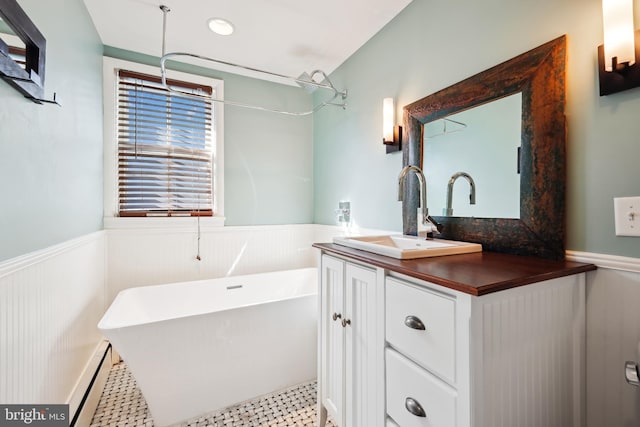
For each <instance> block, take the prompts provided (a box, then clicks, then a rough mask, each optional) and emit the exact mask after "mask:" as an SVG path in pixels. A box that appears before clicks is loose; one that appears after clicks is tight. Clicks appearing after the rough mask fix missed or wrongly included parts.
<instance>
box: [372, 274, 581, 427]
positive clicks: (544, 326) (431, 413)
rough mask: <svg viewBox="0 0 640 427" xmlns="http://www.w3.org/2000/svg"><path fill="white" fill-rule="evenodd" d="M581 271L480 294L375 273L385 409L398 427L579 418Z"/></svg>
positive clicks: (572, 421) (567, 424)
mask: <svg viewBox="0 0 640 427" xmlns="http://www.w3.org/2000/svg"><path fill="white" fill-rule="evenodd" d="M584 286H585V285H584V274H574V275H570V276H566V277H560V278H555V279H551V280H546V281H541V282H538V283H535V285H532V286H520V287H516V288H512V289H507V290H503V291H500V292H495V293H490V294H487V295H483V296H472V295H468V294H465V293H463V292H457V291H454V290H451V289H447V288H443V287H442V286H438V285H436V284H433V283H429V282H426V281H422V280H416V279H413V278H409V277H407V278H403V277H402V278H401V277H396V276H387V277H386V280H385V289H386V301H385V323H386V328H385V329H386V342H387V348H386V350H385V360H386V366H385V369H386V411H387V415H388V416H389V417H390V418H391V419H393V420H394V421H395V422H396V423H397V424H398V425H400V426H402V427H414V426H415V427H513V426H517V427H534V426H557V427H580V426H581V425H582V423H583V421H584V420H583V419H582V410H583V405H582V399H583V394H584V391H583V387H582V381H583V378H584V366H585V365H584V344H585V343H584V316H585V313H584V309H585V308H584V307H585V302H584V299H585V294H584Z"/></svg>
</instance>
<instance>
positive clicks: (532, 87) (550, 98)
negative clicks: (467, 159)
mask: <svg viewBox="0 0 640 427" xmlns="http://www.w3.org/2000/svg"><path fill="white" fill-rule="evenodd" d="M565 62H566V36H564V35H563V36H561V37H558V38H557V39H555V40H552V41H550V42H548V43H545V44H543V45H542V46H539V47H537V48H535V49H532V50H530V51H528V52H525V53H523V54H521V55H519V56H517V57H515V58H513V59H511V60H509V61H506V62H503V63H502V64H499V65H496V66H495V67H492V68H490V69H488V70H486V71H483V72H481V73H479V74H476V75H475V76H472V77H469V78H468V79H466V80H463V81H461V82H459V83H457V84H454V85H452V86H450V87H448V88H445V89H442V90H440V91H438V92H436V93H434V94H432V95H429V96H426V97H424V98H422V99H420V100H418V101H416V102H414V103H411V104H408V105H406V106H405V107H404V109H403V112H404V118H403V122H404V129H405V139H406V140H407V141H408V143H407V144H406V145H405V147H406V149H405V150H404V153H403V165H405V166H406V165H416V166H419V167H422V164H421V163H422V146H423V129H424V126H423V124H424V123H427V122H431V121H433V120H437V119H440V118H443V117H446V116H448V115H450V114H453V113H456V112H459V111H462V110H466V109H468V108H471V107H474V106H477V105H480V104H484V103H486V102H489V101H492V100H495V99H498V98H502V97H504V96H507V95H511V94H513V93H516V92H522V123H521V126H522V128H521V150H520V218H519V219H505V218H465V217H445V216H435V215H434V216H433V218H434V219H435V220H436V221H438V222H439V223H441V224H442V225H443V226H444V228H443V230H442V234H441V236H440V237H442V238H444V239H449V240H461V241H467V242H475V243H481V244H482V245H483V249H484V250H489V251H496V252H505V253H512V254H517V255H533V256H538V257H542V258H551V259H563V258H564V257H565V248H564V242H565V180H566V166H565V163H566V148H565V144H566V122H565V116H564V105H565ZM411 178H412V179H413V181H412V182H413V184H412V185H405V186H404V187H405V194H404V197H405V198H404V200H405V201H406V202H405V203H404V204H403V212H402V216H403V233H404V234H413V235H415V234H417V214H416V212H417V208H418V206H419V201H418V197H419V193H418V186H417V181H416V180H415V177H413V176H412V177H411ZM427 204H428V200H427Z"/></svg>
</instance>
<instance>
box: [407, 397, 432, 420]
mask: <svg viewBox="0 0 640 427" xmlns="http://www.w3.org/2000/svg"><path fill="white" fill-rule="evenodd" d="M404 407H405V408H407V411H409V412H411V413H412V414H413V415H415V416H416V417H426V416H427V414H426V413H425V412H424V409H422V406H421V405H420V404H419V403H418V401H416V400H415V399H413V398H411V397H407V398H406V399H405V401H404Z"/></svg>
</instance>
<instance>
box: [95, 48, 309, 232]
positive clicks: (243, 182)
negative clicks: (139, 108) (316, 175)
mask: <svg viewBox="0 0 640 427" xmlns="http://www.w3.org/2000/svg"><path fill="white" fill-rule="evenodd" d="M104 55H105V56H110V57H114V58H119V59H124V60H128V61H134V62H139V63H142V64H147V65H158V64H159V63H160V60H159V58H156V57H152V56H148V55H142V54H139V53H135V52H130V51H125V50H121V49H116V48H113V47H110V46H105V48H104ZM167 66H168V67H169V68H173V69H175V70H178V71H184V72H188V73H193V74H199V75H203V76H208V77H215V78H219V79H222V80H224V94H225V98H226V99H228V100H232V101H237V102H243V103H247V104H253V105H259V106H265V107H271V108H278V109H284V110H289V111H305V110H309V109H311V107H312V99H311V96H310V95H308V94H307V93H306V92H305V91H303V90H300V88H298V87H292V86H287V85H282V84H278V83H273V82H267V81H264V80H258V79H253V78H248V77H243V76H239V75H235V74H230V73H225V72H220V71H215V70H213V69H211V68H205V67H202V66H196V65H189V64H184V63H176V62H168V63H167ZM312 124H313V122H312V118H311V116H303V117H295V116H286V115H281V114H274V113H270V112H264V111H256V110H250V109H245V108H239V107H234V106H231V105H225V110H224V169H225V177H224V186H225V190H224V191H225V200H224V206H225V207H224V210H225V217H226V222H225V224H226V225H255V224H299V223H303V224H304V223H310V222H312V220H313V182H312V178H313V160H312V152H313V146H312V132H313V130H312V129H313V128H312Z"/></svg>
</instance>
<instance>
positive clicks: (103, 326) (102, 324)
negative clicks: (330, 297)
mask: <svg viewBox="0 0 640 427" xmlns="http://www.w3.org/2000/svg"><path fill="white" fill-rule="evenodd" d="M311 270H313V271H314V272H315V273H317V270H318V268H317V267H303V268H295V269H287V270H275V271H266V272H262V273H250V274H241V275H238V276H226V277H214V278H209V279H198V280H188V281H182V282H171V283H161V284H155V285H143V286H137V287H132V288H127V289H123V290H122V291H120V292H118V294H117V295H116V297H115V298H114V300H113V301H112V302H111V304H110V305H109V306H108V307H107V309H106V310H105V312H104V313H103V315H102V317H101V318H100V321H99V322H98V324H97V328H98V330H99V331H100V332H101V333H103V334H104V331H114V330H120V329H125V328H129V327H137V326H143V325H152V324H158V323H161V322H167V321H172V320H177V319H184V318H188V317H194V316H202V315H206V314H210V313H224V312H228V311H232V310H239V309H243V308H249V307H255V306H259V305H262V304H273V303H277V302H280V301H288V300H294V299H298V298H305V297H310V296H318V287H317V284H316V286H314V287H313V290H310V291H309V292H304V293H300V294H298V295H294V296H290V297H286V298H269V299H264V300H261V301H258V302H252V303H247V304H241V305H236V306H233V307H227V308H223V309H219V310H209V311H195V312H191V313H185V314H181V315H175V316H171V317H167V318H162V319H152V320H148V319H143V320H141V321H137V322H127V323H119V324H114V325H110V324H109V323H108V321H109V320H113V319H109V317H110V316H109V314H112V312H114V311H116V310H117V306H118V305H120V304H122V302H121V301H122V300H124V298H126V297H127V294H129V293H134V292H136V291H137V290H139V289H141V288H144V289H152V288H165V287H171V286H180V285H184V284H204V283H206V282H211V281H215V280H225V279H232V278H241V277H247V276H260V275H264V274H271V273H273V274H277V273H284V272H294V271H311ZM314 277H315V278H317V274H314ZM121 295H122V296H121ZM112 315H113V314H112Z"/></svg>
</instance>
